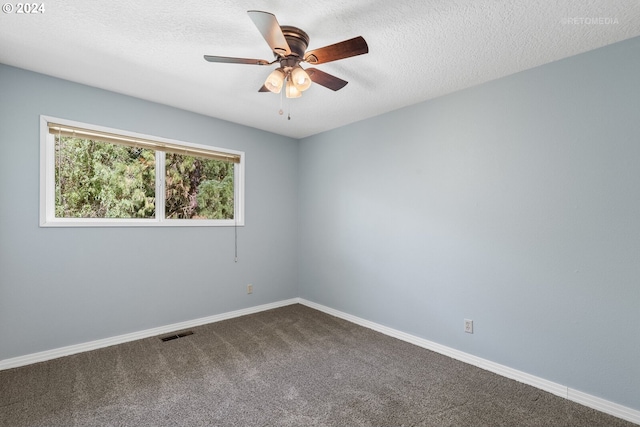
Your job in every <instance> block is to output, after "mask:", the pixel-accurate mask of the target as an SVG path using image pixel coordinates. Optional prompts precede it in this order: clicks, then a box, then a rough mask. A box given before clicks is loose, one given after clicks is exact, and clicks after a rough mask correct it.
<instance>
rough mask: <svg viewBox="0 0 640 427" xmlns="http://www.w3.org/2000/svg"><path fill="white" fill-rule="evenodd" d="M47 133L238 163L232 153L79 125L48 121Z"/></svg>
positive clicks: (236, 157)
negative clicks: (118, 133) (80, 126)
mask: <svg viewBox="0 0 640 427" xmlns="http://www.w3.org/2000/svg"><path fill="white" fill-rule="evenodd" d="M48 126H49V133H51V134H53V135H56V136H57V135H59V136H65V137H72V138H83V139H91V140H99V141H103V142H109V143H112V144H120V145H128V146H131V147H139V148H149V149H152V150H157V151H164V152H166V153H175V154H182V155H185V156H196V157H204V158H207V159H215V160H223V161H227V162H233V163H240V156H239V155H237V154H232V153H224V152H220V151H213V150H200V149H197V148H194V147H186V146H184V145H178V144H172V143H170V142H160V141H154V140H152V139H144V138H136V137H129V136H124V135H117V134H114V133H108V132H102V131H97V130H92V129H82V128H79V127H74V126H68V125H61V124H57V123H51V122H50V123H48Z"/></svg>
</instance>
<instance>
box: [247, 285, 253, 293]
mask: <svg viewBox="0 0 640 427" xmlns="http://www.w3.org/2000/svg"><path fill="white" fill-rule="evenodd" d="M247 293H248V294H252V293H253V285H251V284H249V285H247Z"/></svg>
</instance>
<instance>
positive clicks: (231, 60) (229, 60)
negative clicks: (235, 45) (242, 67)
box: [204, 55, 270, 65]
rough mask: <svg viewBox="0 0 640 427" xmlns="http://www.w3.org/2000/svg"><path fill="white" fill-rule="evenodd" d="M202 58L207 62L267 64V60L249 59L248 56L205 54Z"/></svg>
mask: <svg viewBox="0 0 640 427" xmlns="http://www.w3.org/2000/svg"><path fill="white" fill-rule="evenodd" d="M204 59H205V60H207V61H209V62H223V63H227V64H249V65H269V64H270V62H269V61H265V60H264V59H249V58H230V57H228V56H211V55H205V56H204Z"/></svg>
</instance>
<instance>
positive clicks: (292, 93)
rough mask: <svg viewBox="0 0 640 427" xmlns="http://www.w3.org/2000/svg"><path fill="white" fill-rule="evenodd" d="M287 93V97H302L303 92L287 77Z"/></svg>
mask: <svg viewBox="0 0 640 427" xmlns="http://www.w3.org/2000/svg"><path fill="white" fill-rule="evenodd" d="M286 95H287V98H300V97H301V96H302V92H300V91H299V90H298V88H297V87H296V86H295V84H293V82H292V81H291V80H290V79H287V89H286Z"/></svg>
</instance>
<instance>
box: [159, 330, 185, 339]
mask: <svg viewBox="0 0 640 427" xmlns="http://www.w3.org/2000/svg"><path fill="white" fill-rule="evenodd" d="M189 335H193V332H191V331H187V332H180V333H179V334H175V335H169V336H166V337H162V338H160V339H161V340H162V341H171V340H175V339H178V338H182V337H188V336H189Z"/></svg>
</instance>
